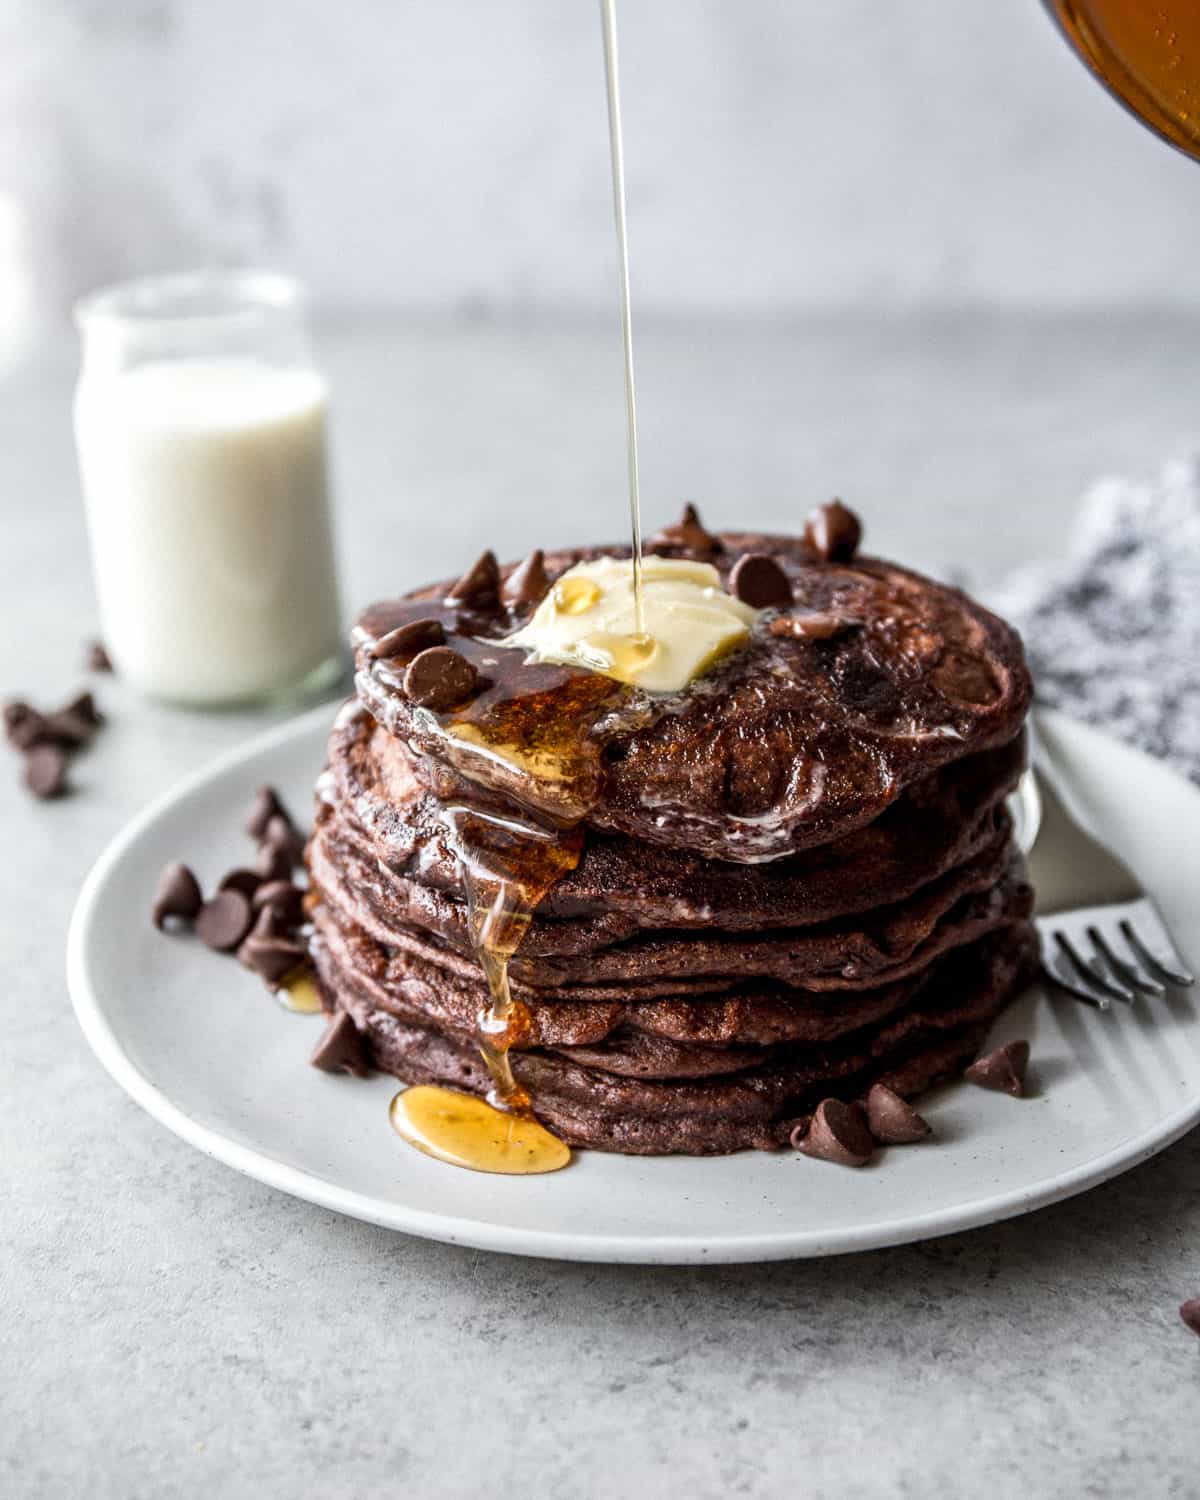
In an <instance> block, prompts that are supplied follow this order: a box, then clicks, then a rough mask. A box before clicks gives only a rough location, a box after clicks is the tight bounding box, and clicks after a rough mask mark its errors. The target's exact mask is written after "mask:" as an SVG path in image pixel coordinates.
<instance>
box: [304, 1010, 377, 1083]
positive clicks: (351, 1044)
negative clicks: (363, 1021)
mask: <svg viewBox="0 0 1200 1500" xmlns="http://www.w3.org/2000/svg"><path fill="white" fill-rule="evenodd" d="M309 1062H311V1063H312V1065H313V1067H314V1068H320V1070H321V1072H322V1073H350V1074H352V1075H353V1076H354V1077H355V1078H369V1077H370V1074H371V1066H370V1063H369V1061H368V1058H367V1049H366V1044H365V1043H364V1042H363V1039H362V1036H361V1035H360V1034H359V1030H358V1027H357V1026H355V1024H354V1022H353V1021H352V1020H351V1018H350V1017H349V1016H348V1015H347V1014H346V1012H345V1011H344V1010H340V1011H338V1013H337V1015H336V1016H334V1017H333V1019H332V1020H331V1021H330V1022H329V1025H328V1026H327V1027H326V1029H325V1034H324V1036H323V1037H322V1038H321V1040H320V1041H319V1042H318V1043H317V1045H316V1046H315V1047H314V1048H313V1051H312V1056H311V1057H310V1058H309Z"/></svg>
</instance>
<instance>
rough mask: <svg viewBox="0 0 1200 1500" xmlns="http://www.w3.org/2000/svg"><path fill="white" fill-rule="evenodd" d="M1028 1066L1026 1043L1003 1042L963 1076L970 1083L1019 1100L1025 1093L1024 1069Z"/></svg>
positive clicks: (976, 1062)
mask: <svg viewBox="0 0 1200 1500" xmlns="http://www.w3.org/2000/svg"><path fill="white" fill-rule="evenodd" d="M1028 1066H1029V1043H1028V1042H1024V1041H1021V1042H1005V1044H1004V1046H1003V1047H997V1048H996V1050H995V1051H994V1052H989V1053H988V1055H987V1056H986V1057H979V1058H976V1060H975V1061H974V1062H973V1063H972V1064H971V1066H970V1067H969V1068H968V1069H967V1071H966V1072H965V1073H964V1074H963V1077H964V1078H966V1079H967V1080H968V1081H969V1082H970V1083H977V1084H978V1085H979V1087H980V1088H983V1089H995V1090H996V1091H997V1093H1001V1094H1011V1095H1012V1096H1013V1098H1014V1099H1019V1098H1020V1097H1021V1096H1022V1094H1024V1092H1025V1069H1026V1068H1027V1067H1028Z"/></svg>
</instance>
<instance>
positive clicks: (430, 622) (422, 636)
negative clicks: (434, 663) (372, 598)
mask: <svg viewBox="0 0 1200 1500" xmlns="http://www.w3.org/2000/svg"><path fill="white" fill-rule="evenodd" d="M445 640H446V628H445V626H444V625H443V624H442V622H441V621H440V620H434V619H427V620H409V622H408V624H407V625H397V626H396V628H395V630H389V631H388V632H387V634H386V635H381V636H380V637H379V639H378V640H377V641H376V642H375V644H374V645H373V646H372V647H371V649H370V651H369V652H368V653H367V654H368V655H369V656H370V657H371V659H372V660H373V661H379V660H381V659H382V658H384V657H392V656H399V657H409V656H416V654H417V652H418V651H425V650H427V649H428V648H429V647H430V646H441V645H444V644H445Z"/></svg>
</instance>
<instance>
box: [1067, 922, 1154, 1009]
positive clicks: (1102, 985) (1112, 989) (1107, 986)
mask: <svg viewBox="0 0 1200 1500" xmlns="http://www.w3.org/2000/svg"><path fill="white" fill-rule="evenodd" d="M1054 941H1055V942H1056V943H1057V944H1058V946H1059V947H1060V948H1061V949H1062V951H1063V953H1064V954H1066V957H1067V961H1068V962H1069V963H1070V965H1071V967H1072V968H1073V969H1074V970H1075V971H1076V973H1077V974H1078V975H1079V977H1080V978H1081V979H1082V980H1083V981H1084V983H1085V984H1086V983H1087V982H1088V981H1089V980H1090V981H1091V983H1092V986H1093V988H1095V989H1099V990H1101V991H1102V992H1103V993H1104V994H1106V995H1109V996H1111V997H1112V999H1114V1000H1122V1001H1124V1002H1125V1004H1126V1005H1132V1004H1133V1002H1134V1001H1135V1000H1136V999H1137V996H1136V994H1135V993H1134V992H1133V990H1131V989H1129V988H1128V986H1126V985H1123V984H1118V983H1117V981H1116V980H1115V979H1110V978H1109V976H1108V975H1107V974H1102V973H1101V972H1100V971H1099V969H1097V968H1095V967H1094V966H1093V965H1092V964H1089V963H1088V962H1087V960H1086V959H1085V958H1083V957H1082V956H1081V955H1080V952H1079V949H1078V948H1076V946H1075V944H1074V943H1073V942H1072V941H1071V939H1070V938H1069V937H1068V936H1067V935H1066V933H1065V932H1063V931H1062V930H1061V929H1059V930H1058V931H1057V932H1056V933H1055V934H1054Z"/></svg>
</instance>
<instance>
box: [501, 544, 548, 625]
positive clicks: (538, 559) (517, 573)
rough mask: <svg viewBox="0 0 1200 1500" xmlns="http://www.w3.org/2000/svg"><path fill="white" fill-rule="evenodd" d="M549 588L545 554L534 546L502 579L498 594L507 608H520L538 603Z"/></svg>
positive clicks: (526, 607)
mask: <svg viewBox="0 0 1200 1500" xmlns="http://www.w3.org/2000/svg"><path fill="white" fill-rule="evenodd" d="M549 590H550V578H549V575H548V574H547V572H546V554H545V553H544V552H543V551H542V549H541V548H540V547H536V548H535V549H534V550H533V551H532V552H531V553H530V554H529V556H528V557H527V558H526V559H525V561H524V562H523V563H518V564H517V566H516V567H515V568H514V569H513V570H512V572H511V573H510V574H509V575H508V577H507V578H506V579H505V580H504V587H503V589H502V590H501V595H500V596H501V598H502V599H503V600H504V602H505V604H507V605H508V607H509V609H513V610H522V609H529V608H531V607H532V606H535V605H538V604H540V603H541V602H542V600H543V599H544V598H545V597H546V595H547V593H548V592H549Z"/></svg>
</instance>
